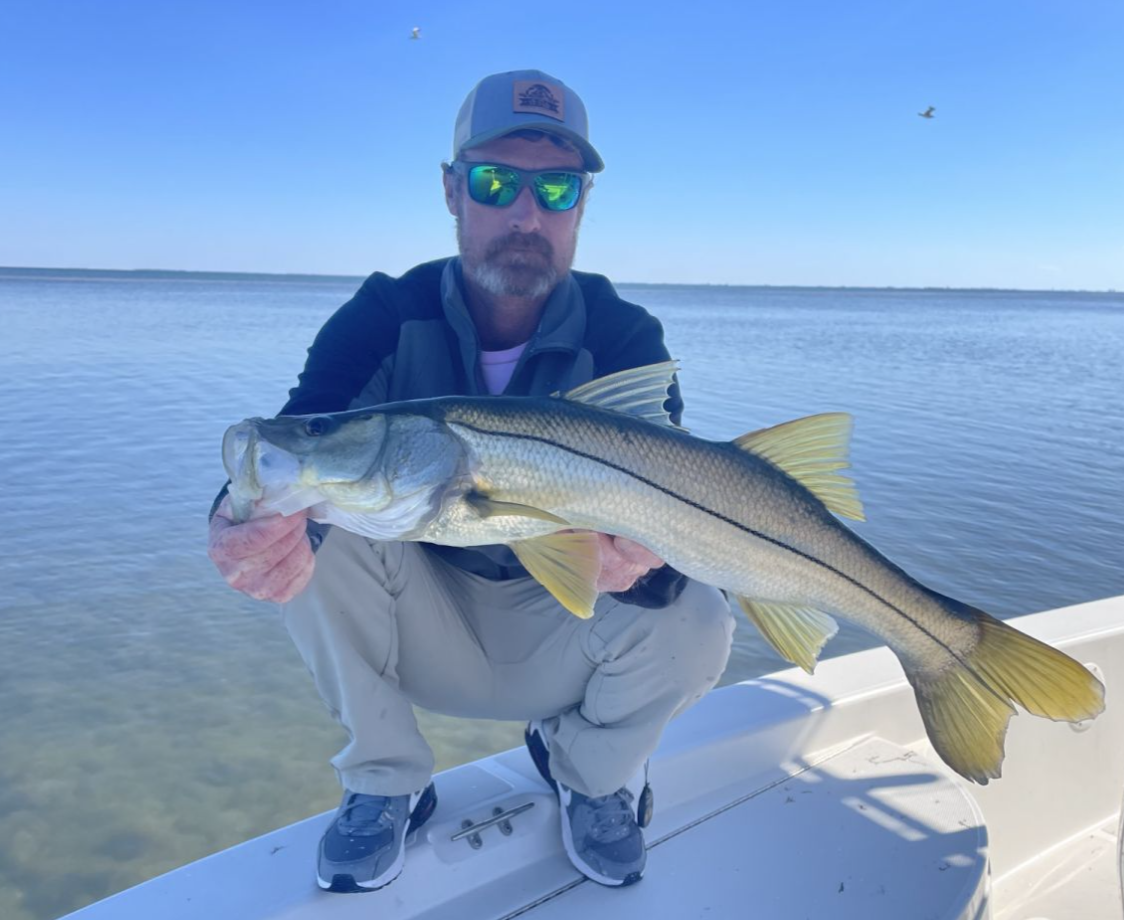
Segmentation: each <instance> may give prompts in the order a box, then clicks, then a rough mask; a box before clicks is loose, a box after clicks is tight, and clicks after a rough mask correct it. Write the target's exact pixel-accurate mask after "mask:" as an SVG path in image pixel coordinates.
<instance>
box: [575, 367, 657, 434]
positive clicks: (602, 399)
mask: <svg viewBox="0 0 1124 920" xmlns="http://www.w3.org/2000/svg"><path fill="white" fill-rule="evenodd" d="M678 369H679V362H678V361H661V362H660V363H659V364H646V365H644V366H643V367H633V368H630V369H628V370H626V371H617V372H616V373H615V374H607V375H606V376H604V377H598V378H597V379H596V380H591V381H589V383H583V384H582V385H581V386H580V387H574V389H572V390H570V391H568V392H566V393H563V394H562V398H563V399H569V400H571V401H572V402H581V403H586V404H587V405H590V406H597V407H599V408H601V409H612V410H613V411H614V412H623V413H624V414H625V415H632V416H635V417H636V418H642V419H644V420H645V421H648V422H654V423H655V424H657V425H666V426H667V427H669V428H670V427H676V426H675V425H674V424H673V422H672V421H671V416H670V415H668V414H667V410H666V409H664V407H663V404H664V402H665V401H666V400H667V391H668V390H669V389H670V388H671V385H672V384H673V383H674V382H675V372H676V370H678Z"/></svg>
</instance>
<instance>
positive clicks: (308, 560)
mask: <svg viewBox="0 0 1124 920" xmlns="http://www.w3.org/2000/svg"><path fill="white" fill-rule="evenodd" d="M315 565H316V558H315V557H314V556H313V554H312V547H311V546H309V543H308V540H302V541H301V542H299V543H297V545H296V546H295V547H293V548H292V549H291V550H290V551H289V553H288V554H287V555H286V556H285V557H284V558H283V559H281V560H280V561H279V562H278V563H277V565H275V566H274V567H273V568H271V569H269V570H268V571H266V572H254V573H252V574H249V575H242V576H237V577H235V578H233V579H229V581H230V585H231V587H233V588H237V589H238V590H239V591H242V592H243V593H245V594H248V595H249V596H250V597H252V598H254V599H255V600H259V601H278V602H282V603H283V602H284V601H287V600H291V599H292V598H293V597H296V595H297V593H299V591H301V590H303V589H304V587H305V585H307V584H308V580H309V579H310V578H311V577H312V571H313V569H314V567H315Z"/></svg>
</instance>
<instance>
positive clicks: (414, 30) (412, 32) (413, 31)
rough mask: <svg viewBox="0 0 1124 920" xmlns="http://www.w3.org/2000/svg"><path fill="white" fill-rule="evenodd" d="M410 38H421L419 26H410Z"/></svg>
mask: <svg viewBox="0 0 1124 920" xmlns="http://www.w3.org/2000/svg"><path fill="white" fill-rule="evenodd" d="M410 38H411V39H418V38H421V27H420V26H414V27H413V28H412V29H411V30H410Z"/></svg>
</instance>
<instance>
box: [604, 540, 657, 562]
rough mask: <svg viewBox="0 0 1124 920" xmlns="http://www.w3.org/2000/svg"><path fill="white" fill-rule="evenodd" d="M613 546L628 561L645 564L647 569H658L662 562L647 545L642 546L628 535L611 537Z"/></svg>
mask: <svg viewBox="0 0 1124 920" xmlns="http://www.w3.org/2000/svg"><path fill="white" fill-rule="evenodd" d="M613 548H614V549H615V550H616V551H617V552H618V553H620V555H621V556H623V557H624V558H625V559H627V560H628V561H629V562H634V563H636V564H637V565H643V566H646V567H647V568H649V569H658V568H660V567H661V566H662V565H663V564H664V562H663V560H662V559H661V558H660V557H659V556H657V555H656V554H655V553H653V552H652V551H651V550H650V549H648V547H646V546H642V545H641V544H639V543H637V542H636V541H634V540H630V539H628V537H613Z"/></svg>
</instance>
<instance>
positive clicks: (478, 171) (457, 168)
mask: <svg viewBox="0 0 1124 920" xmlns="http://www.w3.org/2000/svg"><path fill="white" fill-rule="evenodd" d="M449 169H451V170H452V171H453V172H456V173H459V174H460V175H462V176H465V177H466V178H467V180H468V194H469V197H470V198H472V200H473V201H475V202H477V203H478V204H486V205H488V206H489V207H492V208H506V207H507V206H508V205H510V204H511V203H512V202H513V201H515V199H516V197H518V195H519V190H520V189H522V188H523V186H524V185H530V186H531V189H532V190H533V191H534V194H535V200H536V201H538V203H539V207H541V208H542V209H543V210H545V211H569V210H570V209H571V208H572V207H573V206H574V205H576V204H577V203H578V200H579V199H580V198H581V196H582V185H583V184H584V183H585V180H586V178H587V176H588V174H587V173H583V172H574V171H572V170H568V169H538V170H535V171H533V172H531V171H528V170H525V169H516V168H515V167H514V166H503V165H500V164H498V163H466V162H464V161H463V160H454V161H453V162H452V163H451V164H450V166H449Z"/></svg>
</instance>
